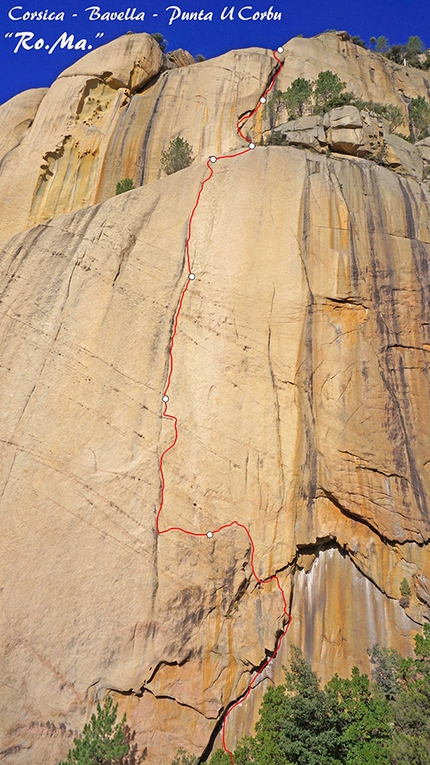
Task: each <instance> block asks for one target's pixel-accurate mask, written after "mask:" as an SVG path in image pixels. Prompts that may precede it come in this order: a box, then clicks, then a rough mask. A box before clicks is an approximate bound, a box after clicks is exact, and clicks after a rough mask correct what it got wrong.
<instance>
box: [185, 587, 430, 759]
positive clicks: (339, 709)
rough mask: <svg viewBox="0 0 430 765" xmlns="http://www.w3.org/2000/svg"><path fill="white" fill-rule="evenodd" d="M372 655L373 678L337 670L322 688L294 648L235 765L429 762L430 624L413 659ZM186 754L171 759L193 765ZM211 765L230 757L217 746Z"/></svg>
mask: <svg viewBox="0 0 430 765" xmlns="http://www.w3.org/2000/svg"><path fill="white" fill-rule="evenodd" d="M402 586H403V589H404V584H403V582H402ZM369 655H370V661H371V665H372V677H371V678H369V677H368V675H366V674H361V673H360V671H359V670H358V669H357V667H354V668H353V670H352V673H351V677H350V678H349V679H344V678H340V677H338V676H337V675H335V676H334V677H333V678H332V679H331V680H330V682H329V683H328V684H327V685H326V686H325V688H324V689H322V688H321V687H320V682H319V680H318V678H317V675H316V673H315V672H313V671H312V669H311V668H310V666H309V665H308V664H307V662H306V661H305V659H304V658H303V656H302V654H301V652H300V650H299V649H298V648H294V647H293V648H292V658H291V664H290V668H289V670H286V671H285V683H284V684H283V685H278V686H276V687H271V688H269V690H268V691H267V692H266V693H265V695H264V697H263V702H262V704H261V707H260V713H259V715H260V716H259V720H258V722H257V724H256V726H255V735H254V736H245V737H244V738H243V739H241V741H239V744H238V746H237V747H236V750H235V752H234V762H235V765H430V624H426V625H425V626H424V634H423V635H416V637H415V658H413V659H412V658H408V659H403V658H402V657H401V656H400V654H399V653H397V651H395V650H394V649H392V648H381V647H380V646H378V645H375V646H374V647H373V648H372V650H371V651H369ZM180 751H181V757H182V759H178V756H177V757H176V758H175V760H174V761H173V764H174V765H192V763H193V762H194V761H193V760H191V759H190V760H189V759H186V758H187V755H188V757H192V755H189V754H188V753H187V752H186V751H185V750H183V749H182V750H180ZM184 758H185V759H184ZM209 763H210V765H230V758H229V756H228V755H227V754H226V753H225V752H223V751H222V750H221V749H218V750H216V751H215V752H214V754H213V755H212V757H211V759H210V761H209ZM173 764H172V765H173Z"/></svg>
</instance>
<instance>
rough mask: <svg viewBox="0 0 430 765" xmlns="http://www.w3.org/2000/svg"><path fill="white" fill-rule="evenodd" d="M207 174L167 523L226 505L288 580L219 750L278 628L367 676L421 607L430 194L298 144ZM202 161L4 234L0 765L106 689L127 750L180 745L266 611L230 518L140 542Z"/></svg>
mask: <svg viewBox="0 0 430 765" xmlns="http://www.w3.org/2000/svg"><path fill="white" fill-rule="evenodd" d="M99 55H101V54H99ZM229 55H230V56H231V59H232V60H235V61H236V62H237V61H241V62H242V63H241V66H242V65H243V67H244V69H246V66H245V63H244V62H245V61H246V58H247V54H246V53H244V52H241V53H236V54H229ZM360 55H361V53H360ZM257 56H259V57H260V59H261V60H262V61H264V62H265V71H264V73H263V74H264V77H263V81H264V84H265V82H266V80H265V75H266V73H268V72H269V71H270V68H271V66H272V63H271V61H270V59H269V56H268V54H266V53H265V52H254V51H251V53H250V60H251V61H252V60H253V58H254V57H257ZM83 61H85V59H84V60H83ZM209 63H210V62H208V64H209ZM80 66H81V68H82V63H81V64H80ZM204 66H205V64H199V65H197V66H196V68H195V71H196V72H198V76H199V77H200V76H201V73H202V72H203V71H204V68H203V67H204ZM212 66H215V64H214V63H213V62H212ZM111 68H113V67H111ZM248 69H249V70H250V69H251V65H249V67H248ZM98 71H102V73H105V72H107V71H110V69H109V68H108V66H107V64H106V69H99V70H98ZM192 72H193V69H192V68H190V67H187V68H186V69H179V70H172V71H171V72H168V73H167V75H162V77H168V81H169V82H171V81H172V78H175V77H176V78H182V77H184V78H186V76H187V73H188V76H189V78H190V82H191V83H193V82H194V75H193V74H192ZM74 76H79V77H80V76H84V75H82V74H76V75H74ZM110 76H111V75H109V77H110ZM222 76H223V77H224V78H225V80H226V82H227V83H230V82H231V80H232V79H233V74H232V72H231V70H227V72H225V73H224V74H223V75H222ZM282 76H283V75H282ZM294 76H296V75H294ZM220 77H221V75H220ZM69 79H70V78H69V77H67V78H65V80H66V81H67V82H68V81H69ZM343 79H345V76H344V78H343ZM159 82H160V80H159V81H158V82H157V83H156V84H155V85H154V87H161V86H160V85H159ZM241 82H246V77H244V78H243V79H242V80H241ZM106 87H111V86H110V85H109V86H108V85H106ZM169 87H170V86H169ZM193 87H194V86H193ZM226 87H227V86H226ZM253 87H254V89H255V91H256V92H257V93H258V94H261V92H262V88H261V83H254V85H253ZM282 87H284V86H283V85H282ZM166 88H167V85H166ZM48 95H49V94H48ZM48 95H46V96H45V98H44V99H43V101H42V104H43V103H44V102H45V100H46V99H47V98H48ZM178 98H179V99H181V98H185V96H184V94H183V93H182V91H180V90H178ZM378 100H381V99H378ZM193 103H194V102H193ZM162 104H163V100H162V99H161V100H160V104H159V107H158V108H159V109H160V111H162V106H161V105H162ZM170 104H171V101H169V102H168V105H169V106H168V107H166V110H167V109H168V108H170ZM246 106H247V108H252V107H253V106H254V103H253V102H251V103H248V104H246ZM215 107H216V104H214V103H213V102H212V101H211V107H210V108H211V109H213V110H215ZM218 107H219V104H218ZM40 108H41V107H40ZM230 108H231V112H232V113H233V112H234V109H233V107H232V106H231V104H229V103H228V102H226V103H225V104H224V113H226V111H227V110H228V109H230ZM234 108H235V109H239V113H240V112H241V111H243V109H244V108H245V107H244V106H242V105H241V106H240V107H238V101H235V107H234ZM174 109H176V106H174V107H173V106H172V108H171V111H174ZM39 112H40V109H39ZM39 112H38V115H39ZM237 116H238V115H237V113H236V118H237ZM60 117H61V115H59V119H60ZM61 118H62V117H61ZM229 119H231V121H233V122H235V119H233V116H231V117H229ZM257 119H258V118H257ZM207 129H208V130H209V128H207ZM210 129H211V131H213V130H215V128H214V126H213V125H212V123H211V128H210ZM177 132H179V133H182V131H181V129H180V128H179V129H177ZM182 134H183V133H182ZM211 134H212V135H214V133H211ZM225 135H227V132H226V133H225ZM160 140H161V139H160ZM223 140H224V139H223ZM227 140H228V139H227V138H225V141H226V142H227ZM229 140H230V145H231V147H234V146H235V145H237V144H238V143H239V139H238V138H237V136H235V134H234V133H232V134H231V137H230V139H229ZM21 145H22V144H21ZM241 145H242V146H244V142H243V141H242V142H241ZM216 149H217V147H215V149H213V151H215V150H216ZM223 150H224V151H225V148H224V149H223ZM15 151H18V149H16V150H15ZM206 151H207V149H206ZM213 170H214V175H213V177H212V178H211V180H210V182H208V183H207V184H206V185H205V187H204V190H203V193H202V195H201V198H200V203H199V205H198V208H197V210H196V213H195V216H194V218H193V222H192V236H191V240H190V256H191V262H192V268H193V272H195V274H196V279H195V280H194V281H193V283H192V285H191V286H190V288H189V289H188V290H187V293H186V295H185V298H184V303H183V309H182V313H181V319H180V322H178V327H177V335H176V340H175V348H174V373H173V376H172V384H171V387H170V389H169V397H170V401H169V413H171V414H172V415H174V416H175V417H177V418H178V428H179V440H178V442H177V444H176V446H175V448H174V449H173V450H171V451H170V452H169V453H168V454H167V455H166V457H165V460H164V475H165V495H164V507H163V511H162V516H161V526H162V528H167V527H169V526H179V527H182V528H185V529H187V530H190V531H194V532H199V533H200V532H203V533H206V531H208V530H211V529H215V528H218V527H220V526H221V525H223V524H228V523H230V522H231V521H232V520H236V521H238V523H240V524H243V525H244V526H246V527H247V528H249V530H250V532H251V534H252V538H253V540H254V542H255V567H256V571H257V574H258V576H259V577H260V578H261V579H264V578H266V577H268V576H269V575H271V574H273V573H275V572H277V574H278V576H279V580H280V583H281V585H282V587H283V588H284V590H285V593H286V596H287V599H288V602H289V608H290V611H291V613H292V616H293V620H292V623H291V627H290V629H289V632H288V634H287V638H286V640H285V641H284V642H283V644H282V649H281V651H280V654H279V655H278V657H277V659H276V660H275V662H274V663H272V664H271V665H269V668H268V669H267V670H266V674H265V676H264V679H263V682H262V683H261V684H260V685H259V686H258V688H256V690H255V691H253V693H252V694H251V696H250V698H249V699H248V701H247V702H246V703H245V704H243V705H242V706H240V707H238V708H237V709H236V710H235V711H234V712H233V713H232V715H231V717H230V718H229V723H228V726H227V742H228V744H230V745H234V741H235V740H237V738H239V737H240V736H241V735H243V734H244V733H245V732H249V730H250V728H251V725H252V721H253V719H255V716H256V713H257V709H258V705H259V702H260V700H261V694H262V692H263V690H264V689H265V688H266V687H267V684H268V682H270V679H274V680H275V681H280V680H282V677H283V672H282V665H283V664H285V663H286V662H287V659H288V650H289V645H290V644H291V643H295V644H298V645H300V646H301V647H302V648H303V650H304V652H305V655H306V657H307V658H308V659H309V660H310V661H311V662H312V664H313V666H314V667H315V668H316V669H317V671H318V673H319V675H320V676H322V677H323V679H327V678H328V677H330V676H331V674H332V673H333V672H334V671H337V672H339V673H341V674H348V673H349V670H350V668H351V666H352V665H353V664H357V665H358V666H359V667H361V668H362V669H364V670H366V671H368V668H369V665H368V657H367V649H368V648H369V647H371V646H372V645H373V644H374V643H376V642H378V643H380V644H381V645H391V646H393V647H395V648H398V649H399V650H400V651H402V652H404V653H407V652H410V651H411V647H412V644H413V640H412V638H413V635H414V634H415V633H416V632H417V631H418V630H419V629H420V625H421V624H422V623H423V621H424V620H428V619H429V618H430V557H429V555H428V549H427V546H428V540H429V512H428V498H429V481H430V476H429V465H430V437H429V420H430V412H429V370H428V359H429V353H430V331H429V322H428V316H429V305H428V302H429V290H428V282H429V276H428V261H429V255H430V216H429V212H430V195H429V192H428V188H427V186H426V184H422V183H419V182H418V181H416V180H414V179H412V178H410V177H406V176H405V177H403V176H401V175H399V174H396V173H394V172H392V171H391V170H389V169H386V168H384V167H380V166H378V165H377V164H375V163H374V162H371V161H369V160H367V159H363V158H360V157H346V156H341V155H334V156H331V157H326V156H322V155H318V154H316V153H314V152H310V151H306V150H303V149H299V148H295V147H292V146H285V147H284V146H282V147H269V148H263V147H259V148H257V149H255V150H254V151H250V152H248V153H246V154H244V155H242V156H238V157H235V158H234V159H224V160H219V161H218V162H216V163H215V164H214V165H213ZM208 174H209V171H208V168H207V167H206V164H205V163H203V162H202V163H195V164H194V165H193V166H191V167H190V168H188V169H186V170H183V171H181V172H180V173H177V174H175V175H173V176H170V177H168V178H164V179H161V180H158V181H157V182H154V183H151V184H150V185H147V186H146V187H144V188H138V189H136V190H134V191H132V192H130V193H128V194H122V195H121V196H118V197H113V198H111V199H108V200H107V201H105V202H103V203H102V204H100V205H97V206H90V207H88V208H87V209H84V210H80V211H77V212H72V213H69V214H67V215H64V216H58V217H55V218H54V219H53V220H51V221H48V222H47V223H44V224H42V225H38V226H36V227H35V228H33V229H31V230H30V231H28V232H22V233H20V234H18V235H17V236H15V237H13V238H11V239H9V240H8V241H6V242H4V243H3V246H2V250H1V259H2V269H1V273H2V276H1V306H2V313H3V320H2V323H1V328H0V347H1V359H2V361H1V364H2V376H1V380H0V387H1V400H2V402H3V407H2V418H1V433H0V438H1V444H2V453H3V455H2V456H3V458H2V463H1V471H2V472H1V478H0V480H1V483H0V494H1V503H2V518H3V521H2V527H3V528H2V534H1V537H0V538H1V545H2V549H1V560H2V579H3V585H4V589H3V597H4V602H3V607H2V617H3V619H4V624H3V626H2V629H1V635H2V640H3V646H2V656H3V660H2V662H3V673H2V680H3V683H4V690H3V692H2V695H1V697H0V699H1V701H0V703H1V704H2V705H4V708H3V710H2V711H1V713H0V718H1V719H2V721H3V730H4V736H3V740H2V742H1V749H2V751H3V752H4V760H5V762H7V763H13V765H21V763H22V765H24V763H25V764H27V763H28V762H29V758H30V759H31V761H32V763H34V765H38V763H40V764H41V763H42V762H43V763H44V765H51V764H52V765H54V764H55V763H56V762H58V760H59V758H60V757H61V756H63V755H64V754H65V752H66V751H67V749H68V748H69V746H70V744H71V735H72V734H71V730H80V729H81V728H82V725H83V723H84V722H85V720H86V719H87V716H88V714H89V713H90V712H91V710H92V709H93V704H94V702H95V701H96V700H97V699H102V698H103V697H104V695H105V694H106V692H107V691H108V690H114V691H115V697H116V699H117V700H118V701H119V702H120V707H121V711H126V712H127V717H128V722H129V724H130V726H131V727H132V728H133V729H135V730H136V741H137V743H138V745H139V750H140V752H141V753H143V754H144V756H145V758H146V759H145V761H146V762H148V763H150V764H151V763H154V765H155V763H158V762H160V756H161V753H162V757H163V759H164V760H165V761H166V762H169V761H170V760H171V758H172V756H173V754H174V752H175V750H176V749H177V747H178V746H186V747H187V748H189V749H190V750H192V751H195V752H197V753H199V754H200V753H202V752H203V751H204V750H205V748H206V747H207V746H208V744H209V742H211V741H213V740H214V738H215V736H216V734H217V731H219V724H220V721H221V720H222V717H223V714H224V712H225V710H226V708H227V707H228V705H229V704H230V703H231V701H233V700H234V699H236V698H238V697H239V696H240V695H241V694H242V693H243V692H244V691H245V689H246V688H247V686H248V684H249V682H250V680H251V678H252V677H253V675H254V674H255V670H256V668H258V667H259V666H260V665H261V664H262V663H263V661H264V660H265V657H266V655H267V653H269V652H270V651H273V649H274V647H275V645H276V638H277V635H278V634H279V632H280V630H282V627H283V625H284V621H283V618H282V614H283V609H282V600H281V597H280V594H279V591H278V590H277V589H276V587H274V586H273V584H267V585H262V586H261V587H258V586H256V582H255V579H254V578H253V577H252V575H251V568H250V544H249V539H248V537H247V535H246V534H245V533H244V531H243V529H241V528H238V527H233V528H229V529H225V530H224V531H222V532H220V533H219V534H216V535H215V537H213V538H212V539H209V538H207V537H206V536H204V537H198V538H195V537H191V536H188V535H185V534H183V533H181V532H178V531H172V532H169V533H168V534H164V535H161V536H158V535H157V533H156V513H157V510H158V508H159V502H160V471H159V458H160V454H161V453H162V452H163V450H164V449H166V447H167V446H168V445H169V444H170V443H171V442H172V434H173V424H172V423H171V422H169V421H168V420H166V419H165V418H162V416H161V415H162V407H163V404H162V400H161V398H162V395H163V390H164V389H165V384H166V375H167V371H168V358H169V344H170V340H171V334H172V326H173V322H174V317H175V313H176V310H177V306H178V301H179V299H180V295H181V292H182V289H183V286H184V284H185V283H186V282H187V277H188V270H187V266H186V261H185V259H184V247H185V241H186V238H187V230H188V222H189V218H190V212H191V210H192V209H193V206H194V204H195V201H196V198H197V194H198V192H199V189H200V184H201V182H202V180H203V179H204V178H206V177H207V176H208ZM66 189H67V185H66V186H65V187H64V191H66ZM256 190H258V193H256ZM404 577H406V579H407V581H408V583H409V585H410V587H411V590H412V596H411V598H410V602H409V604H408V605H406V604H405V603H403V607H402V605H401V604H400V603H399V598H400V591H399V588H400V582H401V581H402V579H403V578H404Z"/></svg>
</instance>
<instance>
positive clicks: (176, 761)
mask: <svg viewBox="0 0 430 765" xmlns="http://www.w3.org/2000/svg"><path fill="white" fill-rule="evenodd" d="M198 761H199V758H198V757H196V756H195V755H194V754H190V752H188V751H187V750H186V749H184V747H183V746H180V747H179V749H178V751H177V752H176V754H175V756H174V758H173V760H172V765H197V763H198Z"/></svg>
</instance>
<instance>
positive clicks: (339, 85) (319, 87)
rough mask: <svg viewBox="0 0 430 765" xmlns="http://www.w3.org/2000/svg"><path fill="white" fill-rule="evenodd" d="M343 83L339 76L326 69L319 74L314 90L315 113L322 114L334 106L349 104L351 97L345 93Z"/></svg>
mask: <svg viewBox="0 0 430 765" xmlns="http://www.w3.org/2000/svg"><path fill="white" fill-rule="evenodd" d="M345 85H346V83H345V82H342V80H341V79H340V77H339V75H337V74H335V73H334V72H331V71H330V70H329V69H327V70H326V71H324V72H320V73H319V75H318V77H317V80H316V83H315V89H314V98H315V112H316V114H324V113H325V112H328V111H329V110H330V109H334V108H335V107H336V106H344V105H345V104H347V103H350V102H351V99H352V98H353V96H352V95H351V93H345V92H344V91H345Z"/></svg>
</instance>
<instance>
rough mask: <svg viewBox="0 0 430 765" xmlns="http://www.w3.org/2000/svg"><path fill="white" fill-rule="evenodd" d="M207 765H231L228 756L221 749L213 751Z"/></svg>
mask: <svg viewBox="0 0 430 765" xmlns="http://www.w3.org/2000/svg"><path fill="white" fill-rule="evenodd" d="M209 765H231V761H230V755H228V754H227V752H224V750H223V749H215V751H214V753H213V755H212V757H211V758H210V760H209Z"/></svg>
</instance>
